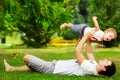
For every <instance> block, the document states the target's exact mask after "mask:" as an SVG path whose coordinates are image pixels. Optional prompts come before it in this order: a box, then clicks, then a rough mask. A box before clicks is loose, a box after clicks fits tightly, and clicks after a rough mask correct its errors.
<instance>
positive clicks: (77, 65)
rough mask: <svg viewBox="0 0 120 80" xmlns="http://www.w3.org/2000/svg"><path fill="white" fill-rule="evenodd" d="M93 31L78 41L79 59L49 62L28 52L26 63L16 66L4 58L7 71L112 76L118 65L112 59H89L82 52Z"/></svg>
mask: <svg viewBox="0 0 120 80" xmlns="http://www.w3.org/2000/svg"><path fill="white" fill-rule="evenodd" d="M93 33H94V32H93V31H92V32H90V33H88V34H86V35H85V36H84V38H82V40H81V41H80V42H79V43H78V45H77V46H76V48H75V54H76V58H77V59H71V60H58V61H52V62H48V61H45V60H42V59H40V58H37V57H35V56H33V55H30V54H26V55H25V56H24V58H23V60H24V62H25V64H26V65H24V66H19V67H14V66H11V65H9V64H8V63H7V61H6V60H4V65H5V68H6V71H7V72H9V71H37V72H40V73H52V74H67V75H77V76H85V75H95V76H98V75H106V76H112V75H113V74H115V72H116V66H115V64H114V63H113V62H112V61H109V60H106V59H104V60H99V62H98V63H97V62H96V61H92V60H87V59H85V58H84V56H83V54H82V48H83V46H84V43H85V42H86V41H87V39H88V38H90V37H91V36H92V35H93Z"/></svg>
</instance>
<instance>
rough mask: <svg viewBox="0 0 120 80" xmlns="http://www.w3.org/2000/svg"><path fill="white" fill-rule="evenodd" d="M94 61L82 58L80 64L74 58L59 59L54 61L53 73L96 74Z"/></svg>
mask: <svg viewBox="0 0 120 80" xmlns="http://www.w3.org/2000/svg"><path fill="white" fill-rule="evenodd" d="M96 65H97V63H96V61H91V60H84V61H83V62H82V64H81V65H79V64H78V62H77V60H76V59H73V60H59V61H57V62H56V65H55V69H54V71H53V73H54V74H68V75H77V76H84V75H98V73H97V71H96Z"/></svg>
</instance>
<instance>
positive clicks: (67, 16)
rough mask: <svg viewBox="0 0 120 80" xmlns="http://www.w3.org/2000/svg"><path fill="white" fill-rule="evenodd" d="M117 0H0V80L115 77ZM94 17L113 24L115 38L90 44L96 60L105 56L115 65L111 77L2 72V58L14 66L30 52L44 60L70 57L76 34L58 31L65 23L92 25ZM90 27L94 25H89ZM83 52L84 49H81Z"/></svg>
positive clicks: (116, 79)
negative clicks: (113, 73)
mask: <svg viewBox="0 0 120 80" xmlns="http://www.w3.org/2000/svg"><path fill="white" fill-rule="evenodd" d="M119 3H120V0H0V41H1V42H0V78H1V80H56V79H59V80H78V79H80V80H88V79H90V80H108V79H109V80H113V79H114V80H119V74H120V70H119V68H120V63H119V62H120V59H119V57H120V46H119V44H120V36H119V34H120V21H119V19H120V5H119ZM92 16H97V17H98V22H99V25H100V28H101V29H102V30H105V29H106V28H108V27H113V28H115V29H116V30H117V33H118V37H117V39H115V40H113V41H111V42H105V41H102V42H100V43H98V44H96V43H93V44H92V45H93V49H94V53H95V54H94V55H95V57H96V60H99V59H103V58H107V59H110V60H113V61H115V62H116V64H117V73H116V74H115V75H114V76H112V77H110V78H109V77H104V76H103V77H101V76H100V77H94V76H90V77H89V76H87V77H77V76H66V75H52V74H47V75H46V74H41V73H37V72H5V68H4V65H3V59H4V58H6V59H7V61H8V62H9V63H10V64H11V65H14V66H20V65H23V64H24V62H23V61H22V57H23V56H24V55H25V54H28V53H29V54H33V55H36V56H38V57H42V58H43V59H45V60H49V61H51V60H53V59H56V60H59V59H73V58H75V55H74V48H75V44H76V41H77V39H78V35H76V34H75V33H71V32H70V30H69V29H65V30H63V31H60V30H59V26H60V25H61V24H63V23H65V22H71V23H75V24H79V23H86V24H88V25H90V26H91V27H92V26H93V22H92V19H91V18H92ZM93 27H94V26H93ZM83 53H84V55H85V50H83Z"/></svg>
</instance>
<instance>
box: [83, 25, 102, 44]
mask: <svg viewBox="0 0 120 80" xmlns="http://www.w3.org/2000/svg"><path fill="white" fill-rule="evenodd" d="M91 30H95V28H91V27H86V28H85V30H84V35H85V34H86V33H88V32H89V31H91ZM103 35H104V32H103V31H102V30H98V31H97V32H95V34H94V36H93V38H94V39H95V40H96V42H98V41H102V40H103Z"/></svg>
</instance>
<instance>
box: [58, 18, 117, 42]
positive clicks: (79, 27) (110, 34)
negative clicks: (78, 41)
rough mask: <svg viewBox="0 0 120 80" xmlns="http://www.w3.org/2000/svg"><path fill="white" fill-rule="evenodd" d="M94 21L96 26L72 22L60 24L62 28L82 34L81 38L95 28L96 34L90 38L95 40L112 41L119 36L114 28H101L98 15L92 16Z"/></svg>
mask: <svg viewBox="0 0 120 80" xmlns="http://www.w3.org/2000/svg"><path fill="white" fill-rule="evenodd" d="M92 20H93V23H94V26H95V28H91V27H89V26H88V25H87V24H72V23H64V24H62V25H61V26H60V30H62V29H64V28H70V29H71V30H72V31H74V32H76V33H78V34H80V38H82V37H83V36H84V35H85V34H86V33H88V32H89V31H91V30H95V31H96V32H95V34H94V35H93V37H92V38H91V39H90V40H92V41H95V42H99V41H103V40H104V41H111V40H113V39H115V38H116V37H117V32H116V30H115V29H114V28H108V29H106V30H104V31H102V30H100V28H99V25H98V22H97V17H96V16H93V17H92Z"/></svg>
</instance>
